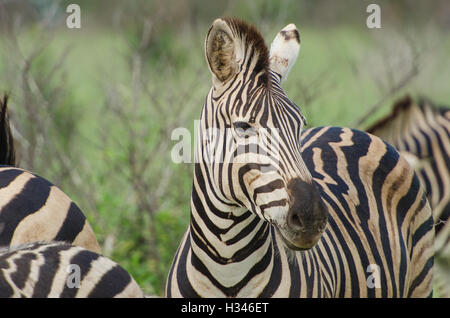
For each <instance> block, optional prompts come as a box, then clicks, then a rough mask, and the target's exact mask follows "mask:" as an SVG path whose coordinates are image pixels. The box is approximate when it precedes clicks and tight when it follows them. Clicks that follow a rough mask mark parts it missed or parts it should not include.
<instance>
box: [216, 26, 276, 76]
mask: <svg viewBox="0 0 450 318" xmlns="http://www.w3.org/2000/svg"><path fill="white" fill-rule="evenodd" d="M222 20H224V21H225V22H226V23H227V24H228V26H229V27H230V28H231V29H232V31H233V33H234V34H235V36H236V37H238V38H239V39H240V40H241V41H242V42H243V44H244V45H245V48H246V50H247V49H251V50H253V51H254V52H256V53H257V58H258V61H257V62H256V64H255V68H254V70H253V72H255V73H259V72H262V73H263V76H262V80H263V82H264V83H265V84H267V83H268V80H269V50H268V48H267V46H266V43H265V41H264V38H263V37H262V35H261V33H259V31H258V30H257V29H256V27H255V26H254V25H251V24H248V23H247V22H245V21H243V20H241V19H238V18H231V17H224V18H222Z"/></svg>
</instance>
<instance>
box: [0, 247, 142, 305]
mask: <svg viewBox="0 0 450 318" xmlns="http://www.w3.org/2000/svg"><path fill="white" fill-rule="evenodd" d="M5 297H25V298H55V297H58V298H75V297H76V298H86V297H87V298H110V297H144V295H143V293H142V291H141V289H140V288H139V286H138V285H137V283H136V282H135V281H134V279H133V278H132V277H131V276H130V275H129V274H128V272H127V271H125V270H124V269H123V268H122V267H120V266H119V265H118V264H116V263H115V262H113V261H111V260H110V259H108V258H106V257H103V256H101V255H99V254H97V253H94V252H92V251H89V250H86V249H84V248H81V247H78V246H73V245H70V244H67V243H63V242H47V243H46V242H35V243H29V244H24V245H21V246H17V247H12V248H4V249H0V298H5Z"/></svg>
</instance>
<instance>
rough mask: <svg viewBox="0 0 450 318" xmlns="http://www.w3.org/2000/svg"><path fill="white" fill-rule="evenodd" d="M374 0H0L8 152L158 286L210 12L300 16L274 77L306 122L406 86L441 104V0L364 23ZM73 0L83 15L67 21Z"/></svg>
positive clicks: (203, 84) (445, 13) (449, 15)
mask: <svg viewBox="0 0 450 318" xmlns="http://www.w3.org/2000/svg"><path fill="white" fill-rule="evenodd" d="M373 2H374V1H361V0H348V1H345V2H344V1H339V2H338V1H333V0H316V1H298V0H283V1H270V0H256V1H237V0H228V1H226V0H223V1H201V0H179V1H176V0H171V1H167V0H164V1H163V0H153V1H143V0H132V1H119V0H107V1H106V0H99V1H92V0H70V1H65V0H61V1H58V0H55V1H51V0H34V1H33V0H29V1H24V0H14V1H12V0H0V92H1V93H2V94H3V92H8V93H9V94H10V105H9V111H10V116H11V122H12V127H13V133H14V136H15V138H16V148H17V156H18V159H19V162H18V166H19V167H21V168H25V169H28V170H31V171H33V172H35V173H36V174H38V175H40V176H42V177H45V178H46V179H48V180H50V181H51V182H52V183H54V184H55V185H57V186H59V187H60V188H61V189H62V190H63V191H64V192H66V193H67V194H68V195H69V196H70V197H71V198H72V199H73V200H74V201H75V202H76V203H77V204H78V205H79V206H80V208H81V209H82V210H83V211H84V213H85V214H86V216H87V217H88V219H89V221H90V223H91V225H92V227H93V229H94V231H95V233H96V235H97V239H98V241H99V243H100V245H101V246H102V249H103V253H104V255H106V256H108V257H110V258H112V259H113V260H114V261H116V262H118V263H120V264H121V265H122V266H123V267H124V268H125V269H127V270H128V271H129V272H130V273H131V274H132V275H133V277H134V278H135V279H136V281H137V282H138V283H139V284H140V285H141V286H142V287H143V289H144V291H145V292H146V293H148V294H153V295H163V292H164V283H165V279H166V276H167V273H168V270H169V268H170V264H171V261H172V258H173V256H174V254H175V252H176V249H177V247H178V244H179V241H180V239H181V237H182V235H183V233H184V231H185V229H186V227H187V225H188V223H189V200H190V191H191V183H192V169H193V167H192V164H175V163H173V162H172V160H171V149H172V147H173V146H174V144H175V143H176V142H177V141H172V140H171V133H172V131H173V129H174V128H177V127H186V128H188V129H190V130H191V131H192V129H193V126H194V120H195V119H198V118H199V116H200V111H201V108H202V106H203V102H204V98H205V97H206V94H207V93H208V90H209V89H210V87H211V77H210V73H209V70H208V68H207V65H206V63H205V59H204V51H203V43H204V39H205V36H206V33H207V31H208V29H209V26H210V24H211V23H212V21H213V20H214V19H215V18H217V17H221V16H235V17H239V18H242V19H244V20H246V21H248V22H250V23H252V24H254V25H256V26H257V27H258V29H259V30H260V31H261V33H262V35H263V36H264V38H265V39H266V43H267V44H268V45H270V43H271V41H272V40H273V38H274V37H275V35H276V34H277V33H278V32H279V31H280V30H281V29H282V28H283V27H284V26H285V25H287V24H288V23H295V24H296V25H297V27H298V29H299V31H300V35H301V45H302V47H301V51H300V54H299V58H298V60H297V62H296V65H295V66H294V67H293V69H292V71H291V73H290V74H289V78H288V79H287V81H286V82H285V83H284V88H285V90H286V92H287V94H288V96H289V97H290V98H291V99H292V100H293V101H294V102H295V103H296V104H297V105H299V107H300V108H301V109H302V111H303V113H304V114H305V115H306V117H307V120H308V126H309V127H312V126H318V125H336V126H349V127H356V128H361V129H362V128H364V127H367V125H369V124H370V123H373V122H374V121H375V120H376V119H377V118H379V117H381V116H384V115H385V114H386V113H388V112H389V110H390V107H391V105H392V103H393V102H394V101H395V99H397V98H398V97H401V96H403V95H405V94H406V93H411V94H412V95H413V96H426V97H429V98H430V99H431V100H432V101H434V102H435V103H437V104H443V105H449V104H450V58H449V53H450V32H449V31H450V2H449V1H447V0H434V1H425V0H421V1H415V0H397V1H380V0H378V1H376V2H375V3H377V4H378V5H380V7H381V29H369V28H368V27H367V26H366V19H367V17H368V16H369V14H370V13H367V12H366V8H367V6H368V4H370V3H373ZM70 3H76V4H78V5H79V6H80V8H81V28H80V29H69V28H68V27H67V26H66V18H67V17H68V15H69V13H66V8H67V6H68V5H69V4H70ZM192 136H193V134H192ZM192 144H193V143H192Z"/></svg>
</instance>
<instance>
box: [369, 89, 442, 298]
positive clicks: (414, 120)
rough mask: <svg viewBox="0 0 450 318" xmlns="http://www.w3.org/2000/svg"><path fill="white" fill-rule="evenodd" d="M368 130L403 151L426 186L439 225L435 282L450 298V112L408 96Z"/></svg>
mask: <svg viewBox="0 0 450 318" xmlns="http://www.w3.org/2000/svg"><path fill="white" fill-rule="evenodd" d="M365 130H366V131H367V132H369V133H371V134H374V135H376V136H378V137H380V138H382V139H383V140H385V141H387V142H389V143H390V144H392V145H393V146H394V147H395V148H396V149H397V150H399V152H400V153H401V154H402V155H403V156H404V157H405V158H406V159H407V160H408V161H409V162H410V164H411V165H412V166H413V167H414V168H415V170H416V172H417V174H418V175H419V179H420V180H421V181H422V183H423V185H424V186H425V188H426V192H427V197H428V201H429V202H430V205H431V208H432V210H433V215H434V218H435V224H436V225H435V231H436V240H435V248H436V252H435V263H436V266H435V269H436V270H435V274H436V276H437V277H436V278H437V279H436V280H435V281H436V284H437V285H438V286H440V288H438V290H439V292H440V293H441V294H442V295H443V296H446V297H450V281H449V277H450V223H449V217H450V108H449V107H444V106H436V105H434V104H433V103H432V102H431V101H429V100H428V99H426V98H419V99H418V101H417V102H416V101H414V100H413V98H412V97H411V96H409V95H406V96H404V97H403V98H401V99H399V100H397V101H396V102H395V103H394V105H393V107H392V111H391V112H390V113H389V114H388V115H386V116H384V117H383V118H381V119H379V120H378V121H377V122H375V123H374V124H372V125H371V126H369V127H368V128H366V129H365Z"/></svg>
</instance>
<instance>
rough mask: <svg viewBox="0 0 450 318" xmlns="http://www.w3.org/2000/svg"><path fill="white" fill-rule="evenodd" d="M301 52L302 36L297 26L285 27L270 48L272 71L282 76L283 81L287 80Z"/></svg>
mask: <svg viewBox="0 0 450 318" xmlns="http://www.w3.org/2000/svg"><path fill="white" fill-rule="evenodd" d="M299 51H300V35H299V32H298V30H297V27H296V26H295V24H293V23H291V24H289V25H287V26H285V27H284V28H283V29H282V30H281V31H280V32H278V34H277V36H276V37H275V39H274V40H273V42H272V44H271V46H270V53H269V56H270V57H269V59H270V69H271V70H272V71H274V72H276V73H278V74H280V75H281V80H282V81H284V80H286V78H287V75H288V73H289V71H290V70H291V68H292V66H293V65H294V63H295V61H296V59H297V56H298V52H299Z"/></svg>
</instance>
